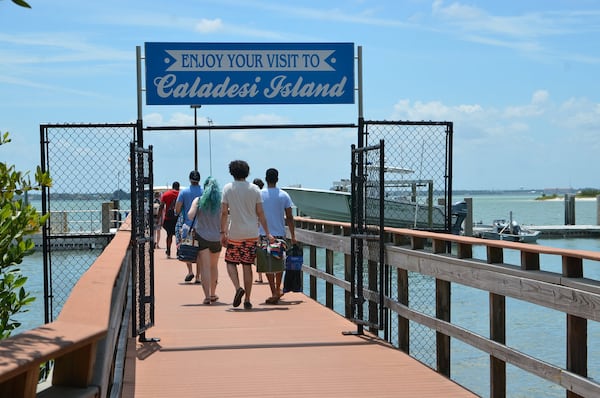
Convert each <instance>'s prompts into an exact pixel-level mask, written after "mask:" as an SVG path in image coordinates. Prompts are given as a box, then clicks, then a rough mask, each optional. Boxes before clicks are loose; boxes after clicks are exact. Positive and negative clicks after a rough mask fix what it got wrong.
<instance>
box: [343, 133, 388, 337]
mask: <svg viewBox="0 0 600 398" xmlns="http://www.w3.org/2000/svg"><path fill="white" fill-rule="evenodd" d="M384 153H385V151H384V141H383V140H380V142H379V145H373V146H370V147H362V148H356V146H355V145H352V172H351V176H350V185H351V212H350V214H351V225H352V227H351V228H352V232H351V234H350V252H351V264H350V296H351V298H352V316H351V320H352V321H353V322H354V323H356V324H357V328H358V329H357V331H356V333H357V334H362V333H363V327H364V326H368V327H369V328H370V331H371V332H373V333H377V332H378V331H379V330H384V331H386V330H387V328H386V322H387V315H386V313H387V310H386V308H385V306H384V305H383V303H384V298H385V295H386V294H387V282H386V277H387V266H386V265H385V261H384V241H383V238H384V225H385V223H384V196H383V195H384V186H385V183H384V179H383V177H384V169H385V164H384V158H385V157H384ZM365 246H366V247H365ZM365 248H366V249H367V250H366V255H365ZM365 264H366V270H365ZM365 271H366V272H365ZM365 285H366V286H367V289H366V290H365V288H364V287H365ZM366 298H368V302H367V300H366ZM365 303H366V305H367V307H366V308H365ZM365 310H366V311H365ZM365 313H367V316H365ZM384 338H386V339H387V335H386V336H385V337H384Z"/></svg>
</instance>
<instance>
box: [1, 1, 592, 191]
mask: <svg viewBox="0 0 600 398" xmlns="http://www.w3.org/2000/svg"><path fill="white" fill-rule="evenodd" d="M29 3H30V4H31V6H32V9H24V8H21V7H17V6H15V5H13V4H12V2H10V1H8V0H4V1H0V26H2V29H1V31H0V59H1V60H2V61H1V62H0V92H1V93H2V95H1V97H0V102H1V109H2V111H1V114H0V115H1V116H0V131H2V132H5V131H8V132H10V133H11V137H12V140H13V142H12V143H11V144H9V145H6V146H1V147H0V158H1V159H2V160H3V161H5V162H7V163H9V164H15V165H16V166H17V168H19V169H21V170H34V169H35V167H36V165H38V164H39V162H40V154H39V125H40V124H41V123H80V122H81V123H117V122H130V121H134V120H135V119H136V118H137V105H136V64H135V48H136V46H142V48H143V45H144V43H145V42H281V43H295V42H301V43H312V42H316V43H319V42H352V43H354V44H355V46H361V47H362V51H363V81H364V91H363V99H364V115H365V118H366V119H369V120H411V121H416V120H434V121H452V122H453V123H454V164H453V167H454V180H453V184H454V188H455V189H518V188H521V187H523V188H550V187H574V188H584V187H600V181H599V179H600V177H599V174H598V166H597V162H598V154H599V153H600V134H599V133H600V78H599V77H598V76H599V73H600V45H599V44H598V43H600V37H599V36H600V3H598V2H597V1H592V0H564V1H563V0H548V1H546V0H543V1H542V0H538V1H502V2H499V1H471V2H466V1H441V0H436V1H432V0H427V1H422V0H389V1H366V0H343V1H337V0H332V1H298V0H294V1H284V0H281V1H266V0H265V1H252V0H215V1H201V0H194V1H192V0H187V1H183V0H178V1H168V2H167V1H153V0H144V1H138V0H132V1H114V0H106V1H102V2H76V1H66V0H52V1H50V0H44V1H42V0H30V1H29ZM357 112H358V111H357V106H356V105H271V106H266V105H236V106H232V105H229V106H225V105H210V106H209V105H205V106H203V107H202V108H201V109H199V110H198V120H199V122H198V123H199V124H201V125H206V124H207V123H208V119H210V120H211V121H212V124H213V125H231V124H271V123H276V124H278V123H292V124H302V123H356V121H357V117H358V113H357ZM143 120H144V124H145V125H147V126H152V125H193V120H194V113H193V111H192V109H190V108H189V106H144V108H143ZM144 140H145V144H147V145H148V144H152V145H153V146H154V159H155V164H154V169H155V185H163V184H167V183H170V182H171V181H173V180H180V181H182V182H186V180H187V175H188V173H189V171H190V170H192V169H193V166H194V154H193V142H194V137H193V132H188V131H170V132H160V133H159V132H147V133H146V134H145V136H144ZM198 142H199V155H198V156H199V169H200V172H201V174H202V175H203V177H205V176H207V175H209V174H211V170H212V174H213V175H214V176H215V177H216V178H217V179H219V180H220V181H222V182H223V183H224V182H226V181H229V180H230V179H231V178H230V176H229V174H228V172H227V164H228V163H229V161H230V160H233V159H245V160H247V161H248V162H249V164H250V167H251V178H254V177H264V171H265V170H266V169H267V168H269V167H276V168H278V169H279V170H280V185H281V186H285V185H288V184H302V186H310V187H318V188H328V187H329V186H330V184H331V182H332V181H335V180H339V179H340V178H347V177H348V176H349V172H350V171H349V159H350V146H351V145H352V144H355V143H356V132H355V131H354V130H343V131H340V130H304V131H296V130H294V131H290V130H281V131H211V133H210V145H209V134H208V133H207V132H199V134H198ZM209 149H210V151H209ZM209 154H210V155H209ZM127 167H128V166H127V165H125V166H124V168H127Z"/></svg>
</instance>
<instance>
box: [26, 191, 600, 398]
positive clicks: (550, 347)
mask: <svg viewBox="0 0 600 398" xmlns="http://www.w3.org/2000/svg"><path fill="white" fill-rule="evenodd" d="M463 197H471V198H472V199H473V220H474V222H475V223H477V222H481V223H483V224H490V223H491V222H492V221H493V220H494V219H498V218H504V219H508V218H509V215H510V212H512V216H513V219H515V220H517V221H518V222H519V223H520V224H521V225H562V224H564V213H565V206H564V201H563V200H547V201H537V200H535V198H536V197H537V194H535V193H523V194H510V195H508V194H498V195H461V196H457V195H455V196H454V198H453V200H454V201H455V202H456V201H459V200H461V199H462V198H463ZM121 208H124V206H121ZM596 208H597V204H596V200H576V205H575V217H576V224H578V225H595V224H596V219H597V214H596V213H597V209H596ZM538 244H539V245H544V246H550V247H557V248H565V249H580V250H591V251H600V239H596V238H569V239H539V240H538ZM90 255H97V254H94V253H90ZM473 255H474V257H475V258H481V259H483V258H485V252H484V249H483V248H478V247H476V248H474V253H473ZM504 257H505V262H507V263H512V264H519V261H520V260H519V253H518V252H511V251H509V250H507V251H505V254H504ZM560 261H561V260H560V258H551V257H549V258H544V257H542V259H541V262H542V266H543V269H545V270H548V271H553V272H560V271H561V263H560ZM335 262H336V268H337V267H342V269H343V256H340V257H339V259H338V257H337V256H336V260H335ZM21 269H22V271H23V273H24V274H25V275H27V276H28V278H29V279H28V281H27V284H26V288H27V289H28V290H29V291H31V292H32V294H33V295H35V296H36V297H37V300H36V301H35V302H34V304H33V305H32V306H31V307H30V309H29V312H27V313H25V314H19V315H18V316H17V317H16V318H17V319H18V320H19V321H21V322H22V323H23V325H22V327H21V328H20V329H19V330H27V329H31V328H34V327H37V326H40V325H41V324H43V321H44V316H43V271H42V255H41V253H39V252H37V253H35V254H34V255H32V256H29V257H26V258H25V261H24V262H23V264H21ZM584 273H585V276H586V277H588V278H593V279H598V280H600V264H587V263H586V262H585V261H584ZM336 274H337V275H343V273H341V274H340V273H339V272H336ZM305 277H306V275H305ZM305 288H306V289H307V288H308V280H307V279H305ZM318 288H319V292H318V295H319V298H324V297H325V294H324V284H321V283H320V284H319V285H318ZM335 292H336V300H335V304H334V309H335V310H336V311H337V312H339V313H343V311H344V303H343V292H341V289H337V288H336V289H335ZM488 297H489V295H488V293H487V292H485V291H480V290H477V289H472V288H467V287H464V286H460V285H456V284H454V285H453V289H452V306H453V312H452V315H451V317H452V322H453V323H456V324H457V325H460V326H463V327H465V328H468V329H470V330H472V331H474V332H476V333H478V334H481V335H482V336H489V325H488V319H489V318H488ZM506 308H507V345H509V346H511V347H514V348H516V349H518V350H520V351H522V352H524V353H527V354H530V355H532V356H535V357H539V358H541V359H543V360H545V361H547V362H549V363H552V364H555V365H557V366H561V367H565V364H564V363H562V362H563V361H564V357H565V350H566V349H565V322H566V317H565V316H564V314H562V313H558V312H556V311H552V310H546V309H543V308H541V307H538V306H534V305H530V304H527V303H523V302H521V301H517V300H513V299H508V298H507V300H506ZM532 315H533V316H532ZM588 328H589V331H588V349H589V352H588V358H589V365H588V373H589V376H590V377H593V378H595V379H598V378H600V327H599V326H598V324H597V323H596V322H589V323H588ZM539 336H544V338H543V339H541V338H539ZM451 369H452V379H453V380H455V381H456V382H458V383H460V384H462V385H464V386H465V387H466V388H469V389H470V390H472V391H473V392H475V393H476V394H478V395H480V396H482V397H488V396H489V357H488V355H485V354H482V353H481V352H479V351H478V350H476V349H474V348H471V347H470V346H468V345H466V344H463V343H461V342H460V341H457V340H452V364H451ZM564 395H565V393H564V390H563V389H562V388H560V387H558V386H555V385H554V384H552V383H549V382H546V381H545V380H543V379H540V378H538V377H536V376H532V375H529V374H527V373H526V372H523V371H521V370H520V369H518V368H515V367H513V366H507V396H509V397H563V396H564Z"/></svg>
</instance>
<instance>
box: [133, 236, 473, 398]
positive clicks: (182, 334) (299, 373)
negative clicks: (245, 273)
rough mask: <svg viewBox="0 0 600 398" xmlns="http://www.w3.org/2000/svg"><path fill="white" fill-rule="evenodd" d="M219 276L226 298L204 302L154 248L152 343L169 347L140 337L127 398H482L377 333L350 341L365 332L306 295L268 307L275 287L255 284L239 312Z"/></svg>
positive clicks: (179, 268)
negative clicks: (249, 299) (249, 302)
mask: <svg viewBox="0 0 600 398" xmlns="http://www.w3.org/2000/svg"><path fill="white" fill-rule="evenodd" d="M161 247H164V236H163V239H162V241H161ZM222 254H224V251H223V253H222ZM194 269H195V265H194ZM219 272H220V274H219V284H218V287H217V294H218V295H219V297H220V300H219V301H218V302H217V303H214V304H212V305H203V304H202V300H203V299H204V296H203V293H202V287H201V285H196V284H193V283H192V284H190V283H185V282H184V281H183V279H184V277H185V274H186V273H187V271H186V267H185V264H184V263H182V262H179V261H177V260H176V259H167V258H166V255H165V251H164V249H157V250H156V251H155V289H156V316H155V327H153V328H151V329H150V330H149V331H148V332H147V333H146V337H147V338H151V337H158V338H160V341H159V342H156V343H139V342H137V341H135V342H134V341H133V340H131V344H130V349H129V354H130V355H129V356H130V357H129V358H128V361H129V363H128V365H127V369H126V375H125V383H124V391H123V397H129V398H131V397H135V398H146V397H148V398H150V397H152V398H155V397H174V398H185V397H282V396H285V397H286V398H293V397H436V398H437V397H441V396H443V397H475V396H476V395H475V394H473V393H472V392H470V391H467V390H466V389H464V388H462V387H460V386H459V385H457V384H456V383H454V382H453V381H451V380H449V379H447V378H445V377H443V376H441V375H439V374H437V373H436V372H434V371H433V370H431V369H430V368H428V367H426V366H425V365H423V364H421V363H419V362H418V361H416V360H414V359H412V358H410V357H409V356H408V355H406V354H404V353H402V352H400V351H398V350H396V349H394V348H392V347H390V346H388V345H387V344H386V343H384V342H381V341H380V340H378V339H375V338H373V337H372V336H369V335H363V336H356V335H350V336H348V335H343V334H342V332H344V331H356V326H355V325H354V324H353V323H351V322H349V321H348V320H346V319H345V318H343V317H342V316H340V315H338V314H336V313H334V312H333V311H331V310H329V309H327V308H326V307H324V306H322V305H321V304H319V303H317V302H315V301H313V300H311V299H310V298H308V297H306V296H305V295H303V294H301V293H287V294H286V295H285V296H284V297H283V298H282V301H281V302H280V304H278V305H267V304H264V300H265V299H266V298H267V297H269V296H270V290H269V287H268V285H267V284H262V285H259V284H256V283H255V284H254V286H253V288H252V303H253V305H254V308H253V309H252V310H244V309H243V305H241V306H240V307H238V308H233V307H232V305H231V303H232V301H233V295H234V289H233V285H232V283H231V281H230V279H229V277H228V275H227V271H226V268H225V264H224V262H223V261H222V258H221V263H220V264H219ZM239 272H240V278H241V277H242V275H241V269H240V271H239ZM255 276H256V275H255ZM254 279H256V277H255V278H254ZM265 281H266V278H265ZM134 358H135V360H134ZM133 363H135V368H134V367H133V366H131V365H132V364H133Z"/></svg>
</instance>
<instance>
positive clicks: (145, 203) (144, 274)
mask: <svg viewBox="0 0 600 398" xmlns="http://www.w3.org/2000/svg"><path fill="white" fill-rule="evenodd" d="M130 145H131V147H130V153H131V155H130V156H131V160H132V161H131V175H132V179H131V192H132V195H131V209H132V219H131V245H132V253H131V258H132V263H133V264H132V267H131V282H132V293H133V309H134V311H133V312H132V321H133V336H139V341H142V342H147V341H158V340H159V339H157V338H150V339H148V338H147V337H146V331H147V330H148V329H149V328H150V327H152V326H154V304H155V301H154V212H153V199H154V184H153V180H154V178H153V173H152V164H153V162H152V146H150V147H149V148H148V149H145V148H143V147H139V146H137V144H136V143H135V142H132V143H131V144H130Z"/></svg>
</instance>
